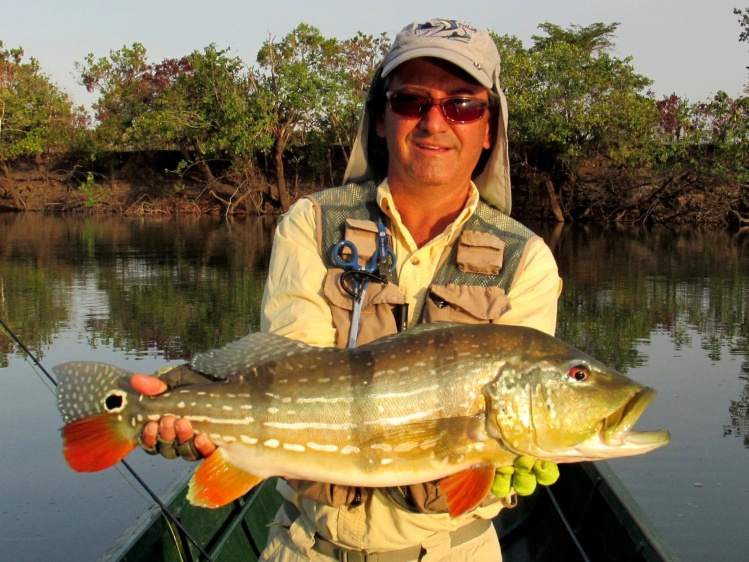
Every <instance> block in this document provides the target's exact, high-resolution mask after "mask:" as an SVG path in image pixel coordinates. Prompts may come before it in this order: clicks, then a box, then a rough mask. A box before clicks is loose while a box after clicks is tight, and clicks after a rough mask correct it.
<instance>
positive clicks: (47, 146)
mask: <svg viewBox="0 0 749 562" xmlns="http://www.w3.org/2000/svg"><path fill="white" fill-rule="evenodd" d="M23 57H24V52H23V49H21V48H18V49H6V48H4V46H3V42H2V41H0V162H2V161H10V160H14V159H17V158H21V157H26V156H36V155H41V154H44V153H51V152H60V151H64V150H69V149H71V148H74V147H76V146H77V144H78V143H79V141H80V138H81V134H82V131H83V128H84V127H85V124H86V120H85V116H84V114H83V111H82V109H81V108H73V104H72V102H71V101H70V98H69V97H68V95H67V94H66V93H65V92H63V91H62V90H60V89H59V88H58V87H57V86H55V85H54V84H53V83H52V82H50V80H49V78H48V77H47V76H46V75H45V74H44V73H42V71H41V69H40V67H39V62H38V61H37V60H36V59H34V58H31V59H30V60H29V61H28V62H24V61H23Z"/></svg>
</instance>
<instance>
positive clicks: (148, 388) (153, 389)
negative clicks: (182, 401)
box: [130, 374, 169, 396]
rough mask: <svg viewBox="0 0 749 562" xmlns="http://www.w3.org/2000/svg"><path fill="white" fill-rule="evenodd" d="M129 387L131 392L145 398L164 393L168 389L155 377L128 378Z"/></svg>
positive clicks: (135, 376) (133, 376) (136, 376)
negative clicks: (131, 389) (131, 388)
mask: <svg viewBox="0 0 749 562" xmlns="http://www.w3.org/2000/svg"><path fill="white" fill-rule="evenodd" d="M130 386H132V387H133V390H135V391H136V392H139V393H140V394H145V395H146V396H155V395H157V394H161V393H162V392H165V391H166V390H167V389H168V388H169V387H168V386H167V385H166V383H165V382H164V381H162V380H160V379H159V378H157V377H151V376H148V375H139V374H135V375H132V376H131V377H130Z"/></svg>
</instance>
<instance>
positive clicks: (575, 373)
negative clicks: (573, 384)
mask: <svg viewBox="0 0 749 562" xmlns="http://www.w3.org/2000/svg"><path fill="white" fill-rule="evenodd" d="M567 376H568V377H569V378H571V379H572V380H574V381H577V382H583V381H584V380H587V379H588V377H589V376H590V369H588V367H586V366H585V365H573V366H572V367H570V370H569V371H568V372H567Z"/></svg>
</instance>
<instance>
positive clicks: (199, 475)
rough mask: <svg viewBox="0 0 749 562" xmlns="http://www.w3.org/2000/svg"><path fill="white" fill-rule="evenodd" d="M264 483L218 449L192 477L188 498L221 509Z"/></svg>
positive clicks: (194, 502)
mask: <svg viewBox="0 0 749 562" xmlns="http://www.w3.org/2000/svg"><path fill="white" fill-rule="evenodd" d="M263 480H264V479H263V478H260V477H258V476H255V475H254V474H250V473H249V472H246V471H244V470H242V469H241V468H239V467H237V466H236V465H235V464H234V463H232V462H231V461H230V460H229V458H228V457H227V456H226V454H225V453H224V451H223V450H222V449H221V448H218V449H216V451H215V452H213V453H212V454H211V455H210V456H208V457H207V458H206V459H205V460H204V461H203V462H202V463H201V464H200V466H199V467H198V468H197V470H196V471H195V473H194V474H193V475H192V478H191V479H190V484H189V486H188V489H187V499H188V501H189V502H190V503H191V504H193V505H197V506H199V507H209V508H216V507H221V506H222V505H226V504H227V503H229V502H231V501H234V500H235V499H237V498H239V497H241V496H243V495H244V494H246V493H247V492H249V491H250V490H251V489H252V488H253V487H255V486H256V485H257V484H259V483H260V482H262V481H263Z"/></svg>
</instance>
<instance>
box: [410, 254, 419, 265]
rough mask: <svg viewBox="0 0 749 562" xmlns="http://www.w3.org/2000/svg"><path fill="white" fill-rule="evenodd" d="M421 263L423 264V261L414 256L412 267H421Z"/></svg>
mask: <svg viewBox="0 0 749 562" xmlns="http://www.w3.org/2000/svg"><path fill="white" fill-rule="evenodd" d="M420 263H421V260H420V259H419V258H418V257H416V256H414V257H412V258H411V264H412V265H419V264H420Z"/></svg>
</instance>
